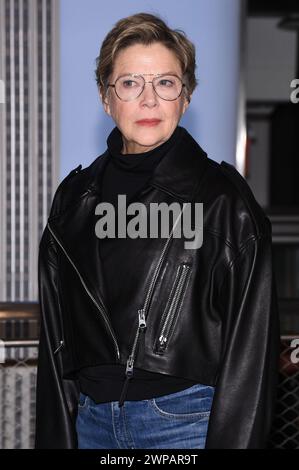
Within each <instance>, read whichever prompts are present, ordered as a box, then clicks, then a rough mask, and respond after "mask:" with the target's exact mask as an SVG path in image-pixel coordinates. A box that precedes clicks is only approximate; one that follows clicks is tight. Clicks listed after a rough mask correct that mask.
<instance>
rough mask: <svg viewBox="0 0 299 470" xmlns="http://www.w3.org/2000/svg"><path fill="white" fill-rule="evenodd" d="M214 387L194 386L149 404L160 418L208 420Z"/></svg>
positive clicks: (155, 399)
mask: <svg viewBox="0 0 299 470" xmlns="http://www.w3.org/2000/svg"><path fill="white" fill-rule="evenodd" d="M213 395H214V387H212V386H208V385H201V384H196V385H193V386H192V387H189V388H187V389H185V390H182V391H180V392H176V393H171V394H169V395H164V396H162V397H158V398H153V399H152V400H150V404H151V406H152V408H153V410H154V411H155V412H156V413H158V414H159V415H160V416H164V417H165V418H171V419H183V420H186V419H191V420H200V419H205V418H207V419H208V418H209V416H210V411H211V406H212V401H213Z"/></svg>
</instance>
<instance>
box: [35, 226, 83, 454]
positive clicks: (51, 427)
mask: <svg viewBox="0 0 299 470" xmlns="http://www.w3.org/2000/svg"><path fill="white" fill-rule="evenodd" d="M38 271H39V302H40V314H41V328H40V340H39V355H38V369H37V390H36V431H35V448H37V449H59V448H62V449H68V448H76V446H77V442H76V433H75V421H74V420H75V413H76V407H75V404H76V402H77V397H78V390H77V388H76V383H75V381H71V380H65V379H63V373H62V370H63V369H62V360H61V347H62V346H63V343H61V341H63V328H62V320H61V312H60V305H59V295H58V266H57V253H56V250H55V245H54V242H53V240H52V238H51V234H50V232H49V230H48V229H47V228H46V229H45V231H44V233H43V236H42V239H41V242H40V248H39V260H38Z"/></svg>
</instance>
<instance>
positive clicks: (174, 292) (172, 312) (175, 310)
mask: <svg viewBox="0 0 299 470" xmlns="http://www.w3.org/2000/svg"><path fill="white" fill-rule="evenodd" d="M189 273H190V266H189V265H188V264H181V265H180V266H179V267H178V269H177V273H176V276H175V280H174V283H173V286H172V289H171V292H170V295H169V298H168V302H167V305H166V308H165V312H164V314H163V316H162V320H161V326H160V328H159V335H158V339H157V341H156V344H155V353H157V354H163V353H164V352H165V350H166V348H167V346H168V343H169V339H170V337H171V335H172V333H173V330H174V326H175V324H176V321H177V318H178V316H179V313H180V310H181V306H182V300H183V296H184V292H185V289H186V286H187V281H188V276H189Z"/></svg>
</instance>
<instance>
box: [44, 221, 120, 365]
mask: <svg viewBox="0 0 299 470" xmlns="http://www.w3.org/2000/svg"><path fill="white" fill-rule="evenodd" d="M47 226H48V229H49V231H50V233H51V234H52V236H53V238H54V239H55V240H56V242H57V243H58V245H59V246H60V248H61V249H62V251H63V252H64V254H65V256H66V257H67V259H68V260H69V262H70V263H71V265H72V266H73V268H74V269H75V271H76V273H77V274H78V276H79V279H80V281H81V284H82V286H83V287H84V289H85V291H86V293H87V295H88V296H89V298H90V299H91V300H92V301H93V303H94V305H95V306H96V307H97V309H98V310H99V312H100V314H101V315H102V317H103V319H104V321H105V323H106V326H107V328H108V330H109V332H110V334H111V337H112V340H113V343H114V345H115V349H116V354H117V358H118V360H119V359H120V353H119V347H118V344H117V340H116V337H115V334H114V332H113V330H112V328H111V326H110V323H109V320H108V318H107V315H106V313H105V310H104V309H103V308H102V307H101V306H100V305H99V304H98V302H97V301H96V299H95V298H94V297H93V295H92V294H91V292H90V291H89V289H88V287H87V286H86V284H85V282H84V279H83V278H82V276H81V274H80V272H79V271H78V269H77V267H76V265H75V264H74V262H73V261H72V259H71V258H70V256H69V255H68V253H67V251H66V250H65V248H64V247H63V245H62V244H61V243H60V241H59V240H58V238H57V236H56V235H55V233H54V232H53V230H52V228H51V227H50V225H49V223H48V224H47Z"/></svg>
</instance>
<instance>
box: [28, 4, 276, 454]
mask: <svg viewBox="0 0 299 470" xmlns="http://www.w3.org/2000/svg"><path fill="white" fill-rule="evenodd" d="M194 71H195V50H194V46H193V45H192V43H191V42H190V41H189V40H188V39H187V38H186V36H185V35H184V34H183V33H182V32H179V31H175V30H172V29H170V28H169V27H168V26H167V25H166V24H165V23H164V22H163V21H162V20H161V19H159V18H157V17H156V16H153V15H150V14H144V13H142V14H137V15H134V16H131V17H128V18H124V19H122V20H120V21H119V22H118V23H117V24H116V25H115V27H114V28H113V29H112V30H111V31H110V33H109V34H108V35H107V37H106V38H105V40H104V42H103V44H102V48H101V52H100V55H99V58H98V61H97V70H96V77H97V83H98V86H99V92H100V96H101V99H102V102H103V106H104V109H105V111H106V113H107V114H109V115H110V116H111V117H112V119H113V120H114V121H115V124H116V127H115V128H114V130H113V131H112V132H111V134H110V136H109V137H108V140H107V145H108V148H107V151H106V152H105V153H104V154H103V155H102V156H100V157H99V158H97V159H96V160H95V161H94V162H93V163H92V164H91V165H90V166H89V167H88V168H85V169H81V165H80V167H78V168H77V169H75V170H73V171H72V172H71V173H70V175H69V176H68V177H67V178H65V180H64V181H63V182H62V183H61V185H60V186H59V188H58V190H57V192H56V195H55V198H54V201H53V205H52V209H51V214H50V217H49V222H48V225H47V227H46V228H45V231H44V233H43V237H42V240H41V244H40V253H39V286H40V290H39V292H40V305H41V315H42V322H41V335H40V351H39V364H38V381H37V425H36V447H37V448H76V447H79V448H109V449H112V448H152V449H159V448H160V449H165V448H189V449H192V448H194V449H195V448H197V449H200V448H203V447H206V448H258V447H263V446H265V444H266V439H267V437H268V433H269V429H270V424H271V416H272V411H273V403H274V396H275V384H276V375H277V373H276V371H277V362H278V351H279V336H278V316H277V309H276V297H275V286H274V279H273V273H272V264H271V226H270V222H269V220H268V218H267V217H266V216H265V214H264V213H263V211H262V210H261V208H260V207H259V205H258V204H257V202H256V201H255V199H254V197H253V195H252V193H251V191H250V189H249V187H248V186H247V184H246V182H245V181H244V179H243V178H242V177H241V176H240V175H239V174H238V172H237V171H236V170H235V169H234V167H233V166H231V165H229V164H227V163H224V162H222V163H221V165H219V164H218V163H216V162H214V161H213V160H211V159H209V158H208V157H207V155H206V153H205V152H204V151H203V150H202V149H201V147H200V146H199V145H198V143H197V142H195V140H194V139H193V138H192V137H191V135H190V134H189V133H188V132H187V131H186V130H185V129H184V128H182V127H180V126H179V125H178V124H179V121H180V118H181V117H182V115H183V114H184V112H185V111H186V110H187V108H188V106H189V103H190V100H191V95H192V93H193V91H194V89H195V86H196V79H195V75H194ZM119 196H121V197H123V198H125V201H126V203H127V204H128V205H129V203H130V204H132V203H133V202H134V203H135V206H131V208H133V209H134V208H135V210H136V207H139V206H136V203H137V204H138V203H139V204H142V207H143V208H145V212H146V213H147V214H149V210H150V209H151V208H152V207H154V206H155V204H156V205H157V204H162V206H163V210H164V212H162V216H163V217H164V218H163V220H162V222H163V223H164V222H165V214H166V212H165V210H167V209H168V208H169V207H170V206H171V205H173V204H175V207H176V208H179V212H177V213H176V214H175V211H174V212H173V214H174V215H173V224H172V225H171V226H170V230H169V233H168V235H167V236H166V237H163V236H162V235H161V236H158V237H157V236H144V234H143V236H135V235H136V230H137V228H136V224H135V225H134V224H133V225H132V224H131V225H130V222H132V223H133V222H134V220H133V219H132V217H131V219H130V220H129V221H127V228H128V231H127V232H126V233H124V231H123V229H122V231H120V232H119V230H115V223H116V225H117V227H120V226H121V225H122V223H123V220H121V219H122V218H123V216H124V214H125V213H126V210H127V207H126V206H125V205H124V204H123V201H124V199H120V197H119ZM102 203H106V204H108V206H105V207H108V208H110V209H111V207H112V208H113V209H115V211H116V212H115V213H116V214H118V218H117V220H116V221H115V220H114V221H112V219H111V217H112V216H111V214H112V215H113V213H114V212H113V211H112V212H110V216H109V217H107V218H106V219H105V217H102V218H99V217H98V216H99V215H102V216H103V215H104V211H103V210H102V206H101V205H99V204H102ZM109 204H110V205H109ZM121 204H123V205H122V206H121ZM198 204H203V225H202V226H201V227H199V226H197V227H196V232H197V233H196V236H197V238H198V237H199V238H200V234H203V238H202V240H201V243H198V244H197V245H196V244H195V243H194V245H193V246H192V244H191V245H190V242H189V245H186V244H185V242H186V239H185V238H186V237H185V238H184V237H183V236H181V237H179V236H175V228H176V227H178V224H179V223H181V222H182V221H184V222H185V220H187V218H186V219H185V214H183V212H184V211H185V209H186V213H187V212H188V209H189V208H191V209H192V210H191V212H190V213H191V215H192V217H193V219H192V220H193V222H194V221H195V219H196V217H195V208H197V207H198ZM162 206H161V207H162ZM155 207H156V206H155ZM173 207H174V206H173ZM165 208H166V209H165ZM133 209H132V210H131V211H129V212H128V214H127V215H131V216H132V215H134V210H133ZM107 210H108V209H107ZM161 210H162V209H161ZM183 216H184V218H183ZM194 217H195V219H194ZM169 220H170V218H169ZM142 221H143V222H145V221H148V219H147V215H146V216H145V217H143V219H142V218H141V219H139V223H141V222H142ZM151 221H152V219H150V222H151ZM135 222H136V221H135ZM163 223H161V225H163ZM165 224H166V223H164V225H165ZM137 225H138V224H137ZM166 225H167V224H166ZM108 226H109V227H108ZM133 227H134V230H135V231H134V230H133ZM151 228H153V227H151ZM164 228H165V227H164ZM171 228H172V231H171ZM184 228H185V227H184ZM139 229H140V227H139ZM109 230H110V235H111V233H112V235H111V236H110V237H109V236H107V237H106V238H104V237H103V235H105V234H106V235H107V233H108V232H109ZM153 232H154V231H153ZM153 232H151V234H153ZM184 233H185V232H184ZM115 234H117V235H116V236H115ZM134 234H135V235H134Z"/></svg>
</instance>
